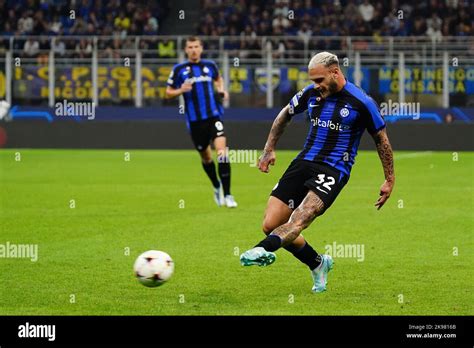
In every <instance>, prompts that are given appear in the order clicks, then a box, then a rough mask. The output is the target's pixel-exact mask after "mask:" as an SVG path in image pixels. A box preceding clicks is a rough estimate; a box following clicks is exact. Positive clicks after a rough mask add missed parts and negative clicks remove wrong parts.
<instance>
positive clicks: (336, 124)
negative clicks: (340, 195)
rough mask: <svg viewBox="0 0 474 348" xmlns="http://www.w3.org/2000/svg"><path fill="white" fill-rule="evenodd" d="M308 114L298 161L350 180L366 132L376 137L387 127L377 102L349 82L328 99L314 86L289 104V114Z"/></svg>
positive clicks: (302, 91)
mask: <svg viewBox="0 0 474 348" xmlns="http://www.w3.org/2000/svg"><path fill="white" fill-rule="evenodd" d="M306 110H308V116H309V118H310V121H311V122H310V123H311V124H310V129H309V132H308V136H307V138H306V142H305V144H304V148H303V150H302V151H301V152H300V153H299V154H298V156H297V157H296V158H297V159H304V160H308V161H313V162H319V163H325V164H328V165H330V166H331V167H334V168H336V169H337V170H339V171H340V172H341V173H343V174H344V175H347V176H349V175H350V171H351V168H352V165H353V164H354V160H355V157H356V155H357V149H358V147H359V143H360V139H361V137H362V134H363V133H364V130H365V129H367V130H368V131H369V133H371V134H374V133H376V132H377V131H379V130H381V129H383V128H384V127H385V121H384V119H383V117H382V115H381V114H380V111H379V108H378V106H377V104H376V103H375V101H374V100H373V99H372V98H371V97H370V96H369V95H367V94H366V93H365V92H364V91H363V90H362V89H360V88H359V87H357V86H356V85H354V84H352V83H351V82H349V81H346V84H345V86H344V88H343V89H342V90H341V91H339V92H337V93H335V94H333V95H331V96H329V97H328V98H326V99H322V98H321V96H320V94H319V92H318V91H317V90H316V89H315V88H314V84H311V85H309V86H306V87H305V88H303V89H302V90H301V91H299V92H298V93H297V94H296V95H295V96H294V97H293V98H292V99H291V100H290V103H289V112H290V115H294V114H298V113H302V112H304V111H306Z"/></svg>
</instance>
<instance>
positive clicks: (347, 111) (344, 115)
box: [339, 108, 349, 117]
mask: <svg viewBox="0 0 474 348" xmlns="http://www.w3.org/2000/svg"><path fill="white" fill-rule="evenodd" d="M339 114H340V115H341V116H342V117H347V116H349V109H347V108H342V109H341V111H339Z"/></svg>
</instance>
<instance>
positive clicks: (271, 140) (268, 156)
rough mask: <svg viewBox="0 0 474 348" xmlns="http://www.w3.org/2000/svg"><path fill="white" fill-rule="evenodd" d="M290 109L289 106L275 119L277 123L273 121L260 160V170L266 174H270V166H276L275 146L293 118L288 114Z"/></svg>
mask: <svg viewBox="0 0 474 348" xmlns="http://www.w3.org/2000/svg"><path fill="white" fill-rule="evenodd" d="M289 109H290V106H289V105H287V106H285V107H284V108H283V109H282V110H281V111H280V113H279V114H278V116H277V117H276V118H275V121H273V125H272V129H271V130H270V134H269V135H268V139H267V142H266V144H265V148H264V149H263V153H262V155H261V156H260V158H259V160H258V169H260V171H262V172H264V173H268V171H269V170H270V168H269V166H270V164H271V165H274V164H275V160H276V156H275V146H276V144H277V142H278V139H280V137H281V135H282V134H283V131H284V130H285V128H286V125H287V124H288V123H290V121H291V117H290V114H289V112H288V111H289Z"/></svg>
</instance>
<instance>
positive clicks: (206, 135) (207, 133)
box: [189, 117, 225, 151]
mask: <svg viewBox="0 0 474 348" xmlns="http://www.w3.org/2000/svg"><path fill="white" fill-rule="evenodd" d="M189 132H190V133H191V139H192V140H193V143H194V147H195V148H196V150H198V151H204V150H205V149H206V148H207V147H208V146H209V144H210V143H211V141H213V140H214V139H215V138H217V137H223V136H225V133H224V124H223V123H222V121H221V119H220V118H219V117H212V118H208V119H207V120H201V121H195V122H189Z"/></svg>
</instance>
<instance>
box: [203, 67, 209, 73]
mask: <svg viewBox="0 0 474 348" xmlns="http://www.w3.org/2000/svg"><path fill="white" fill-rule="evenodd" d="M202 71H203V72H204V74H209V69H208V67H207V66H205V67H204V68H203V69H202Z"/></svg>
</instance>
